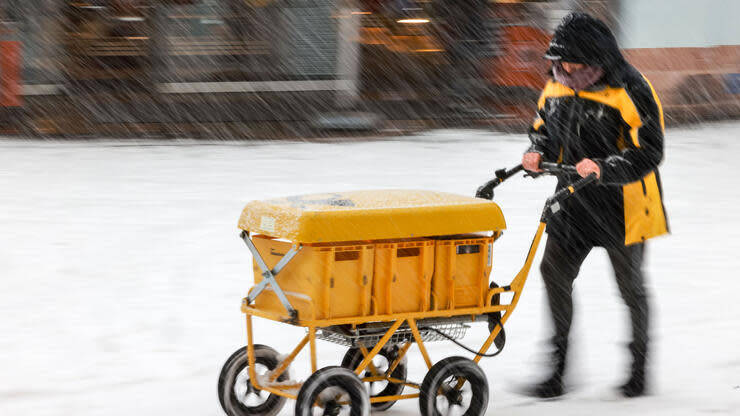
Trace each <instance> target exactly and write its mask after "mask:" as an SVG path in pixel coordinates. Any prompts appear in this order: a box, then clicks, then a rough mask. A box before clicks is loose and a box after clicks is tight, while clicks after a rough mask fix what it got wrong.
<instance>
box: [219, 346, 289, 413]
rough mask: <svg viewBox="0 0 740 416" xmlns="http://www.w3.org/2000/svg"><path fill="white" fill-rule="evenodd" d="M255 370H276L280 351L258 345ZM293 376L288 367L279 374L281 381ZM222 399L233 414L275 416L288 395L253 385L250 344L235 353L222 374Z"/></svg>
mask: <svg viewBox="0 0 740 416" xmlns="http://www.w3.org/2000/svg"><path fill="white" fill-rule="evenodd" d="M254 359H255V369H254V370H255V371H256V372H257V374H258V375H264V374H266V373H267V372H269V371H271V370H274V369H275V368H276V367H277V366H278V363H279V361H280V360H279V359H278V352H277V351H275V350H274V349H272V348H270V347H268V346H266V345H259V344H256V345H255V346H254ZM289 378H290V375H289V374H288V370H286V371H285V372H283V374H281V375H280V377H278V379H277V380H278V381H285V380H288V379H289ZM218 399H219V401H220V402H221V407H222V408H223V409H224V412H226V414H227V415H229V416H273V415H275V414H277V413H278V412H279V411H280V409H282V407H283V406H284V405H285V402H286V400H287V399H286V398H285V397H282V396H278V395H275V394H268V393H266V392H263V391H261V390H258V389H256V388H254V386H252V383H250V381H249V360H248V359H247V347H243V348H239V349H238V350H237V351H236V352H235V353H233V354H231V357H229V359H228V360H226V363H225V364H224V366H223V368H222V369H221V375H220V376H219V377H218Z"/></svg>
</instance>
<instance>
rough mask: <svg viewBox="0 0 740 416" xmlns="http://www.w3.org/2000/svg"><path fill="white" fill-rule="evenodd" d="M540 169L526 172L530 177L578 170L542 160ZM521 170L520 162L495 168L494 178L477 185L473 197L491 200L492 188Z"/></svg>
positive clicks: (573, 172) (557, 174)
mask: <svg viewBox="0 0 740 416" xmlns="http://www.w3.org/2000/svg"><path fill="white" fill-rule="evenodd" d="M540 169H542V171H541V172H528V173H527V174H528V175H529V176H532V177H537V176H539V175H542V174H545V175H554V176H564V175H570V174H578V171H576V167H575V166H573V165H564V164H562V163H550V162H542V163H540ZM523 170H524V167H523V166H522V165H521V164H519V165H516V166H514V167H513V168H511V169H506V168H504V169H499V170H497V171H496V172H494V174H495V175H496V177H495V178H493V179H491V180H490V181H488V182H486V183H485V184H483V185H482V186H480V187H478V190H477V191H476V192H475V197H476V198H483V199H489V200H493V189H494V188H495V187H497V186H499V185H500V184H501V183H503V182H504V181H505V180H507V179H509V178H510V177H512V176H514V175H516V174H517V173H519V172H521V171H523Z"/></svg>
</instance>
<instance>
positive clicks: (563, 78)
mask: <svg viewBox="0 0 740 416" xmlns="http://www.w3.org/2000/svg"><path fill="white" fill-rule="evenodd" d="M552 73H553V75H554V77H555V81H557V82H559V83H561V84H563V85H565V86H566V87H568V88H571V89H573V90H576V91H581V90H583V89H586V88H588V87H590V86H592V85H594V84H595V83H596V82H597V81H599V80H600V79H601V77H603V76H604V70H603V69H601V68H600V67H598V66H586V67H583V68H581V69H579V70H577V71H573V72H572V73H570V74H569V73H567V72H565V69H563V66H562V65H561V64H560V62H557V63H555V64H554V65H553V66H552Z"/></svg>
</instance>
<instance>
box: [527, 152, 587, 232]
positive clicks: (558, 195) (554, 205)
mask: <svg viewBox="0 0 740 416" xmlns="http://www.w3.org/2000/svg"><path fill="white" fill-rule="evenodd" d="M569 168H573V171H575V167H573V166H568V165H564V172H568V173H570V172H569V171H568V169H569ZM596 179H597V177H596V174H595V173H592V174H590V175H588V176H586V177H585V178H581V179H579V180H577V181H575V182H573V183H572V184H570V185H568V186H566V187H565V188H563V189H561V190H559V191H557V192H555V193H554V194H553V195H552V196H551V197H549V198H547V202H545V208H544V209H543V210H542V217H540V222H543V223H547V220H548V219H550V217H551V216H552V215H553V214H555V213H556V212H558V211H560V203H561V202H563V201H565V200H566V199H568V198H570V196H571V195H573V194H574V193H576V192H577V191H579V190H580V189H581V188H583V187H584V186H586V185H588V184H590V183H592V182H595V181H596Z"/></svg>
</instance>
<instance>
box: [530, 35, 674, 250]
mask: <svg viewBox="0 0 740 416" xmlns="http://www.w3.org/2000/svg"><path fill="white" fill-rule="evenodd" d="M615 47H616V44H615ZM616 53H617V54H619V52H618V51H617V52H616ZM612 56H614V55H613V54H612ZM619 56H620V57H621V55H619ZM611 64H613V65H612V66H611V67H606V66H605V69H607V70H608V71H609V72H608V76H606V77H605V78H604V80H603V82H601V83H599V84H597V85H595V86H593V87H591V88H589V89H588V90H584V91H574V90H572V89H570V88H568V87H565V86H564V85H562V84H559V83H557V82H555V81H554V80H551V81H549V82H548V83H547V85H546V86H545V88H544V91H543V92H542V96H541V97H540V99H539V102H538V111H537V116H536V118H535V121H534V124H533V126H532V128H531V129H530V133H529V138H530V141H531V142H532V146H531V147H530V149H529V151H536V152H539V153H541V154H542V155H543V156H544V160H546V161H552V162H560V163H566V164H571V165H574V164H576V163H578V162H579V161H581V160H582V159H584V158H589V159H592V160H594V161H595V162H596V163H597V164H598V165H599V167H600V168H601V179H600V181H599V182H598V183H597V184H595V185H592V186H588V187H586V188H584V189H583V190H582V191H580V192H579V193H577V194H576V195H574V197H572V198H570V199H568V200H566V201H565V202H564V203H563V206H562V210H561V212H559V213H558V214H557V215H555V216H553V218H552V219H551V220H550V221H549V223H548V228H547V230H548V233H549V234H551V235H557V236H559V237H562V238H567V239H570V240H571V241H576V242H578V241H581V242H583V243H584V244H588V245H593V246H603V247H614V246H616V245H620V244H622V245H630V244H634V243H640V242H643V241H645V240H647V239H649V238H652V237H656V236H659V235H661V234H665V233H667V232H668V223H667V219H666V214H665V209H664V207H663V200H662V199H663V198H662V189H661V183H660V176H659V173H658V164H659V163H660V162H661V160H662V159H663V132H664V121H663V111H662V108H661V105H660V100H659V99H658V96H657V95H656V94H655V91H654V90H653V88H652V86H651V85H650V83H649V81H648V80H647V79H646V78H645V77H643V76H642V75H641V74H640V73H639V72H638V71H637V70H636V69H635V68H633V67H632V66H631V65H629V64H628V63H627V62H626V61H624V60H621V61H617V62H612V63H611ZM573 179H575V178H561V179H560V181H559V183H558V189H560V188H562V187H563V186H565V185H566V184H567V183H569V182H570V181H572V180H573Z"/></svg>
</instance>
